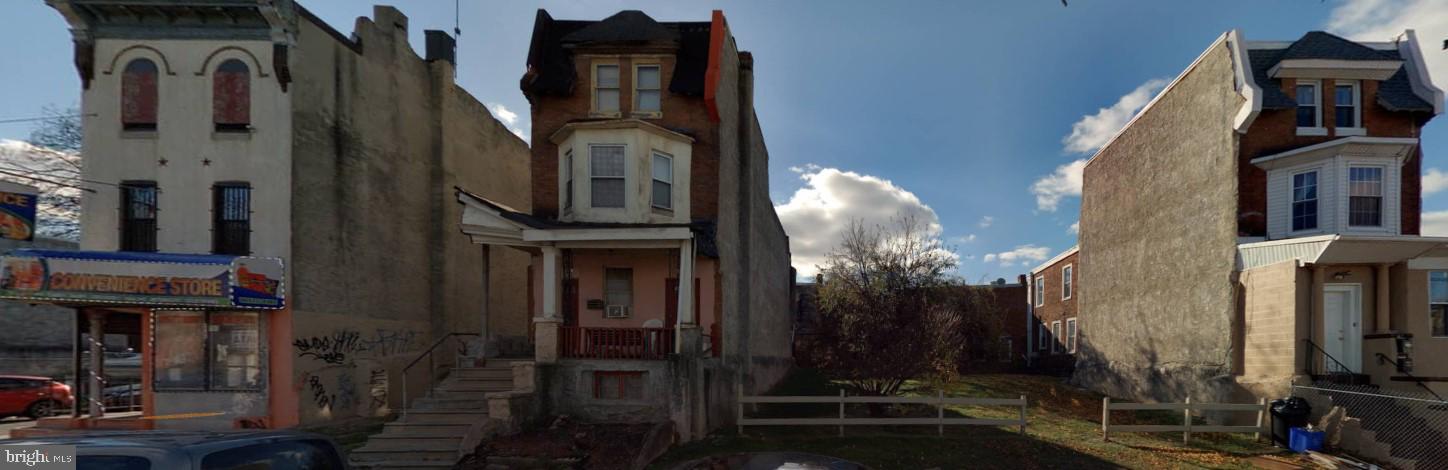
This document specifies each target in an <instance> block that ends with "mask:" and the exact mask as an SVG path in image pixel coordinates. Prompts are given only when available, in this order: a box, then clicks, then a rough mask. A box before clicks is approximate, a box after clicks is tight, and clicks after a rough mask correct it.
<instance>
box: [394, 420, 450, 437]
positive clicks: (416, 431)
mask: <svg viewBox="0 0 1448 470" xmlns="http://www.w3.org/2000/svg"><path fill="white" fill-rule="evenodd" d="M470 427H472V424H466V423H399V422H391V423H387V424H386V425H385V426H383V427H382V434H377V435H374V436H373V437H376V436H380V435H402V436H406V435H419V436H435V435H442V436H461V435H463V434H466V433H467V432H468V428H470Z"/></svg>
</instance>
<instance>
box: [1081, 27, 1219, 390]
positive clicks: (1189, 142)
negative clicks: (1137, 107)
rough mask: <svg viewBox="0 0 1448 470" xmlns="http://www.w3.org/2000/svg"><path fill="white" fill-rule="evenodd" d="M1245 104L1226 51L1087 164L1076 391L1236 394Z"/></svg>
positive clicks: (1213, 51) (1215, 51)
mask: <svg viewBox="0 0 1448 470" xmlns="http://www.w3.org/2000/svg"><path fill="white" fill-rule="evenodd" d="M1241 102H1242V99H1241V98H1240V97H1239V96H1238V95H1237V93H1236V92H1235V90H1233V77H1232V63H1231V58H1230V53H1229V51H1228V48H1227V47H1226V45H1225V42H1221V41H1219V42H1217V43H1216V44H1214V45H1213V46H1212V47H1210V48H1209V50H1207V51H1206V52H1205V53H1204V56H1203V57H1202V59H1201V61H1200V62H1199V63H1197V64H1196V66H1195V68H1194V69H1192V70H1190V71H1188V72H1186V73H1185V75H1184V76H1183V77H1181V78H1180V79H1179V81H1178V82H1177V83H1175V84H1174V85H1173V86H1170V87H1169V88H1168V89H1167V90H1166V91H1165V92H1164V95H1163V96H1161V97H1160V98H1158V101H1157V102H1156V103H1155V104H1154V105H1153V106H1151V107H1150V108H1149V109H1146V110H1145V111H1144V114H1143V115H1142V116H1140V117H1139V118H1138V119H1137V120H1136V122H1135V123H1133V124H1132V125H1130V126H1129V127H1128V128H1126V129H1125V130H1124V131H1123V132H1122V134H1120V135H1119V136H1118V137H1117V138H1116V140H1115V141H1114V142H1113V143H1111V144H1109V145H1108V146H1107V147H1106V148H1105V149H1103V150H1102V151H1101V152H1100V153H1098V154H1097V155H1096V156H1095V158H1094V160H1093V161H1091V162H1090V163H1088V164H1087V166H1086V168H1085V170H1084V190H1083V194H1082V200H1081V235H1080V243H1081V253H1080V264H1081V271H1082V272H1085V273H1089V275H1087V276H1083V277H1082V278H1081V282H1080V283H1079V287H1080V292H1079V295H1080V296H1081V297H1080V299H1079V300H1078V301H1077V302H1078V305H1079V308H1080V313H1079V317H1078V318H1079V320H1078V321H1079V322H1080V325H1079V327H1080V328H1081V331H1083V332H1089V334H1085V335H1082V336H1081V338H1080V340H1079V344H1078V352H1077V364H1076V371H1075V374H1074V380H1075V381H1076V382H1078V383H1081V384H1083V385H1086V386H1089V387H1091V388H1094V389H1096V390H1099V391H1103V392H1106V393H1108V394H1110V395H1113V396H1117V397H1123V398H1132V399H1145V400H1152V399H1155V400H1180V399H1182V398H1184V397H1185V396H1187V395H1191V396H1192V397H1193V398H1196V399H1199V400H1206V399H1211V398H1216V397H1218V396H1221V394H1224V393H1227V392H1228V390H1229V389H1230V383H1231V379H1230V377H1231V375H1230V372H1231V367H1230V366H1231V361H1232V342H1231V333H1230V332H1231V331H1232V329H1233V325H1232V318H1233V317H1234V311H1235V308H1236V298H1235V289H1234V286H1235V284H1236V280H1235V279H1234V278H1233V271H1234V268H1235V266H1234V264H1235V259H1236V235H1237V217H1236V215H1237V194H1236V191H1237V184H1236V181H1237V180H1236V176H1237V168H1236V144H1237V140H1236V134H1235V133H1234V132H1233V130H1232V118H1233V116H1234V115H1235V113H1236V111H1237V109H1238V106H1239V105H1240V104H1241Z"/></svg>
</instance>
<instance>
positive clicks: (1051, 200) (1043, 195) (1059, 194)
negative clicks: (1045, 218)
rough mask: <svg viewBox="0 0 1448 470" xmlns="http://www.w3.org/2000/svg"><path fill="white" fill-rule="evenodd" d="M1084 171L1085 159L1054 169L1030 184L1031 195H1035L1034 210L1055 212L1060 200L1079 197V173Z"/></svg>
mask: <svg viewBox="0 0 1448 470" xmlns="http://www.w3.org/2000/svg"><path fill="white" fill-rule="evenodd" d="M1085 169H1086V159H1084V158H1082V159H1078V160H1076V161H1073V162H1071V163H1067V164H1065V165H1061V166H1058V167H1056V171H1055V172H1053V173H1051V174H1049V175H1046V176H1042V177H1041V179H1038V180H1036V182H1035V183H1032V184H1031V193H1033V194H1035V195H1036V208H1038V209H1041V210H1045V211H1050V212H1055V211H1056V206H1057V205H1059V204H1060V203H1061V200H1062V199H1065V198H1067V197H1071V196H1080V195H1081V171H1082V170H1085Z"/></svg>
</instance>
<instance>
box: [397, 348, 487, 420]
mask: <svg viewBox="0 0 1448 470" xmlns="http://www.w3.org/2000/svg"><path fill="white" fill-rule="evenodd" d="M456 336H477V337H479V338H481V337H482V335H479V334H477V333H448V334H445V335H442V337H441V338H438V339H437V341H434V342H433V343H432V346H428V348H427V350H426V351H423V352H422V353H421V354H418V355H417V357H416V358H413V359H412V362H409V363H407V365H406V366H403V367H402V419H407V408H408V401H407V377H408V376H407V371H409V370H412V366H415V365H417V363H419V362H422V359H423V358H427V392H426V393H428V394H431V393H432V387H433V385H434V384H433V382H434V381H436V380H437V363H436V362H435V361H433V359H432V352H433V351H434V350H436V349H437V347H438V346H442V343H443V342H446V341H447V340H449V339H453V337H456Z"/></svg>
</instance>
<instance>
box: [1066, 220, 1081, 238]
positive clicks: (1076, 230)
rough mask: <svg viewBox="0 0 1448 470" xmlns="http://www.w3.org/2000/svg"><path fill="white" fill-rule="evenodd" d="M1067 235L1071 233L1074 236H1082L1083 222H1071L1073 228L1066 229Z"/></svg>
mask: <svg viewBox="0 0 1448 470" xmlns="http://www.w3.org/2000/svg"><path fill="white" fill-rule="evenodd" d="M1066 233H1069V234H1072V235H1080V234H1081V221H1079V220H1078V221H1075V222H1071V226H1070V227H1067V228H1066Z"/></svg>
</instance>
